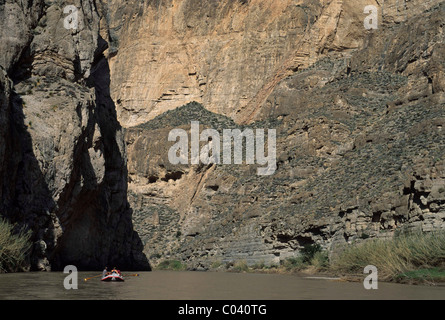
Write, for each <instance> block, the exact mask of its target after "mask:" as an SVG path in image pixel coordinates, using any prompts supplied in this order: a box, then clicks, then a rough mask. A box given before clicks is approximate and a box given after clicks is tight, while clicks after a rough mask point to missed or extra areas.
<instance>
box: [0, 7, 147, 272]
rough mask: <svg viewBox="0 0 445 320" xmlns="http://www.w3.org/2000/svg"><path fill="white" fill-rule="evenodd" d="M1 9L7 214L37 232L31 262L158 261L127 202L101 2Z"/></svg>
mask: <svg viewBox="0 0 445 320" xmlns="http://www.w3.org/2000/svg"><path fill="white" fill-rule="evenodd" d="M69 5H71V6H74V8H77V9H76V12H74V11H73V9H72V10H71V11H69V10H68V11H65V12H64V8H66V7H67V6H69ZM0 8H1V12H0V17H1V18H2V19H0V20H1V21H0V24H1V28H0V29H1V30H2V31H1V32H2V33H1V52H2V58H1V60H0V65H1V66H2V75H1V78H0V83H1V89H2V90H1V108H0V110H1V111H0V123H1V124H2V125H1V129H0V133H1V134H0V143H1V147H0V179H1V180H0V181H1V183H0V187H1V191H0V199H1V202H0V212H1V215H2V216H4V217H6V218H7V219H8V220H10V221H11V222H15V223H17V224H18V225H22V226H25V227H26V228H28V229H30V230H32V241H33V247H32V249H31V252H30V261H29V263H30V267H31V268H32V269H38V270H48V269H52V270H58V269H61V268H63V267H64V266H65V265H67V264H73V265H75V266H77V267H78V268H80V269H90V270H91V269H97V268H103V267H104V265H107V264H116V265H119V266H120V268H122V269H130V268H133V269H147V268H149V265H148V261H147V259H146V258H145V256H143V255H142V254H141V250H142V246H141V242H140V239H139V237H138V235H137V233H136V232H134V231H133V226H132V221H131V213H132V212H131V208H130V207H129V204H128V202H127V196H126V193H127V170H126V150H125V144H124V140H123V132H122V128H121V126H120V124H119V122H118V120H117V118H116V111H115V106H114V103H113V101H112V100H111V98H110V93H109V87H110V74H109V67H108V62H107V60H106V59H105V58H104V56H103V51H104V50H105V49H106V48H107V42H106V41H105V40H104V39H103V38H102V37H101V32H103V31H104V29H105V28H106V27H103V26H102V25H101V22H100V21H101V18H100V17H101V6H100V3H96V2H95V1H88V0H82V1H81V0H78V1H74V2H69V1H62V2H60V1H58V2H55V1H4V2H3V3H2V4H1V6H0ZM74 13H76V18H74V15H73V14H74ZM74 23H76V24H74Z"/></svg>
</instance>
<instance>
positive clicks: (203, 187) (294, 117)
mask: <svg viewBox="0 0 445 320" xmlns="http://www.w3.org/2000/svg"><path fill="white" fill-rule="evenodd" d="M117 3H118V2H117V1H115V2H114V3H112V5H111V6H110V7H109V8H110V10H111V13H110V14H109V17H110V20H112V17H115V16H117V15H118V16H119V19H122V20H119V19H117V20H118V21H121V23H120V24H119V25H117V24H115V25H114V27H113V28H114V29H113V28H110V30H113V32H114V33H113V34H114V37H115V41H114V43H115V48H114V50H113V52H109V60H110V66H111V77H112V84H111V96H112V97H113V100H114V101H116V107H117V113H118V118H119V120H120V121H121V123H122V125H123V126H125V127H126V128H127V130H126V142H127V145H128V146H127V147H128V171H129V200H130V203H131V206H132V208H133V210H134V214H133V220H134V224H135V228H136V230H137V231H138V233H139V234H140V235H141V238H142V240H143V242H144V244H145V253H146V255H147V256H148V257H149V258H150V261H151V262H152V263H154V264H156V263H158V262H159V261H162V260H164V259H178V260H180V261H183V262H184V263H186V264H187V265H188V266H189V267H190V268H192V269H207V268H209V267H210V266H212V265H220V264H221V263H230V262H233V261H236V260H246V261H247V262H248V263H249V264H254V263H262V262H264V263H266V264H272V263H279V262H280V261H281V260H283V259H286V258H287V257H290V256H297V255H298V254H299V251H300V250H301V249H302V248H303V247H304V246H305V245H308V244H314V243H317V244H320V245H321V246H322V247H324V248H325V249H328V250H329V251H330V253H331V254H335V252H336V251H337V249H338V250H340V248H342V247H343V246H344V245H346V244H348V243H352V242H357V241H365V240H366V239H373V238H377V237H378V238H391V237H392V236H394V234H397V233H399V232H404V231H407V230H423V231H431V230H437V229H444V228H445V211H444V210H445V207H444V204H445V202H444V200H445V198H444V197H445V186H444V182H445V180H444V179H445V172H444V153H443V131H442V128H443V123H444V102H445V100H444V77H443V70H444V69H443V68H444V62H443V61H444V60H443V57H444V56H445V55H444V51H443V50H444V34H443V22H444V21H443V16H444V15H443V13H444V4H443V3H442V2H440V1H426V2H425V1H409V2H406V1H396V0H394V1H385V2H384V3H383V2H380V1H375V2H373V1H354V2H352V1H319V2H313V1H273V2H272V1H255V0H252V1H218V2H213V1H205V2H202V3H201V4H200V5H197V4H196V2H193V1H165V2H164V1H161V2H156V1H151V2H150V1H149V2H142V3H140V5H139V6H125V7H122V6H120V7H119V6H117ZM194 4H195V5H194ZM367 5H374V6H375V7H376V8H377V9H378V24H377V25H378V28H377V29H370V30H367V29H365V27H364V20H365V18H366V17H367V14H366V13H364V7H365V6H367ZM113 10H114V11H113ZM110 25H111V24H110ZM190 101H196V102H197V103H195V102H193V103H189V104H187V103H188V102H190ZM180 106H181V107H180ZM191 121H199V122H200V124H201V130H203V129H204V128H214V129H217V130H218V131H219V132H220V134H222V132H223V131H222V130H223V129H232V128H240V129H241V130H243V129H245V128H252V129H253V130H255V128H262V129H265V131H266V132H267V130H268V129H275V130H276V131H277V143H276V149H277V170H276V171H275V173H274V174H272V175H270V176H258V175H257V167H258V166H257V165H234V164H229V165H226V164H217V165H215V164H213V165H204V164H202V163H201V164H199V165H173V164H171V162H170V161H169V159H168V152H169V149H170V147H172V145H173V144H174V143H175V142H171V141H168V135H169V132H170V131H171V130H172V129H177V128H181V129H184V130H186V132H189V130H190V124H191ZM189 136H190V133H189ZM221 150H222V145H221Z"/></svg>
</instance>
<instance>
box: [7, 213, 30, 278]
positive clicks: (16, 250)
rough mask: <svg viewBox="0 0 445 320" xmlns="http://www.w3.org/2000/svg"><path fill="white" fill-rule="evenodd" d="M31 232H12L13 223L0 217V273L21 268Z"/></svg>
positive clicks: (28, 247) (28, 246) (20, 269)
mask: <svg viewBox="0 0 445 320" xmlns="http://www.w3.org/2000/svg"><path fill="white" fill-rule="evenodd" d="M30 237H31V232H25V231H24V230H20V231H19V232H17V233H15V232H14V225H12V224H10V223H8V222H7V221H5V220H3V219H0V273H4V272H17V271H22V270H23V265H24V262H25V256H26V254H27V252H28V250H29V249H30V247H31V242H30V241H29V240H30Z"/></svg>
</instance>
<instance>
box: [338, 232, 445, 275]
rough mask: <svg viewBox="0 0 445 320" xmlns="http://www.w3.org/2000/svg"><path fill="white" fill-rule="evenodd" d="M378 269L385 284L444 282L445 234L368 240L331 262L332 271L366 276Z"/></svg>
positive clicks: (407, 235) (413, 234)
mask: <svg viewBox="0 0 445 320" xmlns="http://www.w3.org/2000/svg"><path fill="white" fill-rule="evenodd" d="M367 265H374V266H376V267H377V270H378V276H379V279H380V280H383V281H396V282H407V283H421V282H428V281H429V282H441V281H444V280H445V232H444V231H441V232H439V231H437V232H431V233H420V232H418V233H410V234H399V235H396V236H395V237H394V238H393V239H392V240H381V239H377V240H368V241H365V242H363V243H360V244H357V245H352V246H350V247H348V248H346V249H345V250H344V251H343V252H342V253H341V254H340V255H338V256H337V257H335V258H334V259H333V260H332V261H331V262H330V267H329V269H330V270H331V271H333V272H336V273H340V274H346V275H354V274H355V275H358V274H360V273H361V274H363V269H364V267H365V266H367Z"/></svg>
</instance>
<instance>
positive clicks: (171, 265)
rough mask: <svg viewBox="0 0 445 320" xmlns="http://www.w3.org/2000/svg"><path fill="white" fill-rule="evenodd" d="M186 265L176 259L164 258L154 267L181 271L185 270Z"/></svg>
mask: <svg viewBox="0 0 445 320" xmlns="http://www.w3.org/2000/svg"><path fill="white" fill-rule="evenodd" d="M186 268H187V266H186V265H185V264H183V263H182V262H181V261H178V260H164V261H162V262H161V263H159V264H158V266H157V267H156V269H158V270H173V271H182V270H186Z"/></svg>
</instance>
